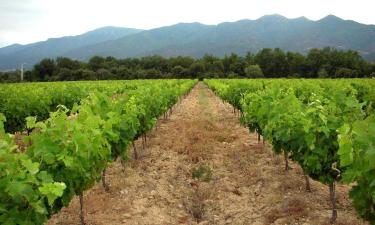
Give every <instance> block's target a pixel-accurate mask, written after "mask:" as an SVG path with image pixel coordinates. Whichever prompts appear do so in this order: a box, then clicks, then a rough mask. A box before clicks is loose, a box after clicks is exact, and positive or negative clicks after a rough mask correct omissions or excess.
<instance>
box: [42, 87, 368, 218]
mask: <svg viewBox="0 0 375 225" xmlns="http://www.w3.org/2000/svg"><path fill="white" fill-rule="evenodd" d="M136 145H137V148H138V149H140V148H141V142H140V141H137V143H136ZM290 165H291V167H292V170H289V171H285V170H284V161H283V158H282V157H281V156H275V155H273V153H272V150H271V146H269V145H268V144H265V145H263V144H262V143H258V140H257V136H256V135H255V134H249V132H248V130H247V129H246V128H244V127H241V126H240V124H239V122H238V118H237V117H236V115H234V114H233V112H232V108H231V106H229V105H227V104H225V103H222V101H221V100H220V99H219V98H218V97H216V96H215V95H214V94H213V93H212V92H211V91H210V90H209V89H208V88H207V87H206V86H204V85H203V84H198V85H197V86H196V87H195V88H194V89H193V90H192V92H191V93H190V94H189V95H188V96H187V98H185V99H184V100H182V102H181V103H179V104H178V105H176V106H175V109H174V111H173V114H172V115H171V116H170V117H169V118H168V119H160V120H159V121H158V125H157V129H154V130H153V131H152V132H150V133H149V134H148V143H147V148H146V149H145V150H143V151H141V152H140V158H139V159H138V160H131V161H130V162H129V163H128V165H127V166H126V167H125V168H124V171H123V167H122V165H121V164H120V163H118V162H116V163H113V165H112V166H111V167H110V168H109V169H108V170H107V173H108V174H107V181H108V183H109V185H110V191H109V192H105V191H104V189H103V187H102V185H101V183H98V184H97V185H96V186H95V187H93V188H92V189H90V190H88V191H87V192H85V195H84V212H85V213H84V214H85V218H86V222H87V224H89V225H117V224H129V225H157V224H160V225H172V224H201V225H202V224H206V225H214V224H218V225H219V224H233V225H245V224H258V225H260V224H295V225H297V224H301V225H308V224H314V225H315V224H329V217H330V201H329V192H328V187H327V186H324V185H322V184H320V183H318V182H314V181H311V186H312V192H306V191H305V188H304V178H303V174H302V171H301V169H300V168H299V166H298V165H296V164H293V163H291V164H290ZM193 174H194V176H195V177H198V179H193ZM349 190H350V187H348V186H342V185H338V186H337V198H338V220H337V222H336V224H343V225H344V224H345V225H356V224H366V223H364V222H362V221H361V220H360V219H357V218H356V213H355V211H354V209H353V208H352V206H351V202H350V199H349V198H348V191H349ZM48 224H49V225H53V224H56V225H57V224H61V225H65V224H66V225H67V224H69V225H75V224H77V225H78V224H80V220H79V200H78V198H75V199H74V200H73V201H72V202H71V204H70V206H69V207H67V208H64V209H63V210H62V211H61V212H60V213H59V214H57V215H55V216H54V217H53V218H51V220H50V221H49V222H48Z"/></svg>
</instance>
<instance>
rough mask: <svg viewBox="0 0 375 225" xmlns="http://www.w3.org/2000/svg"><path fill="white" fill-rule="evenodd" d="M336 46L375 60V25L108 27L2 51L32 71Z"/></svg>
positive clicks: (333, 20)
mask: <svg viewBox="0 0 375 225" xmlns="http://www.w3.org/2000/svg"><path fill="white" fill-rule="evenodd" d="M328 46H329V47H334V48H337V49H342V50H346V49H352V50H356V51H358V52H359V53H360V54H361V55H362V56H363V57H364V58H366V59H368V60H371V61H374V60H375V25H365V24H361V23H358V22H355V21H352V20H343V19H341V18H339V17H336V16H334V15H329V16H326V17H324V18H322V19H320V20H317V21H312V20H309V19H307V18H305V17H299V18H295V19H288V18H286V17H283V16H281V15H278V14H274V15H266V16H263V17H261V18H259V19H257V20H240V21H236V22H225V23H220V24H218V25H205V24H201V23H178V24H175V25H172V26H165V27H160V28H156V29H151V30H140V29H133V28H120V27H103V28H99V29H96V30H93V31H90V32H87V33H84V34H82V35H77V36H69V37H62V38H52V39H48V40H46V41H42V42H37V43H33V44H28V45H19V44H14V45H10V46H7V47H4V48H0V69H2V70H5V69H14V68H19V67H20V65H21V64H22V63H27V64H26V66H27V67H31V66H32V65H33V64H35V63H37V62H38V61H40V60H41V59H43V58H46V57H49V58H54V57H58V56H65V57H70V58H73V59H78V60H88V59H89V58H90V57H92V56H94V55H100V56H114V57H118V58H124V57H140V56H146V55H154V54H159V55H163V56H167V57H168V56H178V55H187V56H193V57H201V56H203V55H204V54H206V53H208V54H213V55H217V56H223V55H225V54H231V53H237V54H240V55H244V54H246V52H248V51H251V52H256V51H258V50H260V49H262V48H276V47H279V48H281V49H283V50H287V51H297V52H301V53H306V52H307V51H308V50H309V49H311V48H323V47H328Z"/></svg>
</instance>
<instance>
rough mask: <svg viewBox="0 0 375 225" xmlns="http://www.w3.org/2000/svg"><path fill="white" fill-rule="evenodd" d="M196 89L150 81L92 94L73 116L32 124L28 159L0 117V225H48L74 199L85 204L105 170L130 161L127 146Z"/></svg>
mask: <svg viewBox="0 0 375 225" xmlns="http://www.w3.org/2000/svg"><path fill="white" fill-rule="evenodd" d="M194 84H195V81H192V80H180V81H177V80H175V81H173V80H169V81H153V82H149V83H148V84H146V85H140V87H137V88H136V89H128V90H125V91H123V92H122V93H121V94H117V95H113V94H107V93H102V92H92V93H90V94H89V96H88V97H86V98H84V99H83V100H82V101H81V103H80V104H75V105H74V106H73V108H72V109H71V110H69V109H68V108H67V107H65V106H59V107H58V110H57V111H55V112H52V113H50V116H49V118H48V119H47V120H45V121H39V122H38V121H37V120H36V118H35V117H28V118H27V128H28V129H30V130H32V131H31V133H30V135H28V136H26V137H25V138H24V140H23V141H24V142H25V143H26V144H27V145H28V146H27V148H26V151H24V152H20V149H19V147H18V146H17V145H16V144H15V142H14V137H13V135H11V134H9V133H6V132H5V130H4V125H3V122H5V117H4V116H3V115H1V114H0V223H1V224H7V225H12V224H43V223H44V222H46V221H47V219H48V218H50V217H51V215H53V214H54V213H56V212H58V211H59V210H60V209H61V208H62V207H63V206H67V205H68V204H69V203H70V201H71V200H72V198H73V197H74V196H75V195H79V196H80V200H81V202H82V200H83V198H82V196H83V195H82V194H83V192H84V191H85V190H87V189H88V188H90V187H92V186H93V185H94V183H95V182H97V181H98V180H99V179H100V178H101V176H102V174H103V171H105V169H106V168H107V166H108V165H109V164H110V163H111V162H113V161H114V160H116V159H117V158H121V159H122V160H126V158H127V157H128V152H127V149H128V146H129V144H130V143H131V142H132V141H133V140H134V139H135V138H137V137H138V136H140V135H142V134H144V133H146V132H147V131H149V130H150V129H152V127H153V126H154V125H155V122H156V118H158V117H159V116H160V115H162V114H163V113H165V112H166V111H167V110H168V109H169V108H171V107H172V106H173V105H174V104H175V103H176V102H177V101H178V99H179V97H180V96H182V95H183V94H185V93H187V92H188V91H189V90H190V89H191V88H192V87H193V86H194ZM81 222H82V223H84V219H83V216H82V214H81Z"/></svg>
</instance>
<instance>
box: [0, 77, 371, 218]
mask: <svg viewBox="0 0 375 225" xmlns="http://www.w3.org/2000/svg"><path fill="white" fill-rule="evenodd" d="M204 83H205V84H206V85H207V86H208V87H209V88H210V89H211V90H212V91H213V92H211V91H209V90H208V89H207V87H206V86H205V85H204V84H202V83H199V84H198V85H196V84H197V82H196V81H195V80H134V81H94V82H57V83H29V84H6V85H1V86H0V96H1V98H0V223H1V224H7V225H12V224H44V223H46V222H48V220H49V222H48V223H49V224H79V223H81V224H201V223H202V224H283V223H281V222H280V223H277V220H278V219H280V220H279V221H281V219H284V222H288V224H323V222H322V221H325V219H326V215H325V214H324V209H323V210H322V209H319V207H325V206H324V205H325V203H324V202H323V200H322V198H324V197H325V195H324V194H322V193H324V191H322V190H321V189H320V187H323V186H325V185H326V186H327V189H328V190H327V192H328V193H329V196H328V202H329V203H330V211H331V215H330V218H329V220H330V222H331V223H334V222H335V221H338V224H366V223H365V222H362V221H359V220H357V219H356V215H355V214H354V210H352V209H351V207H352V206H353V207H354V208H355V209H356V211H357V215H358V216H359V217H362V218H363V219H364V220H367V221H369V222H370V223H372V224H374V223H375V185H374V184H375V157H374V156H375V154H374V145H375V139H374V137H375V114H374V102H375V81H374V80H371V79H345V80H290V79H274V80H272V79H270V80H266V79H256V80H240V79H239V80H236V79H233V80H226V79H223V80H219V79H212V80H205V81H204ZM193 87H194V88H193ZM188 93H190V94H189V95H188ZM214 93H215V94H216V95H217V96H219V97H220V98H221V99H222V100H223V102H220V101H219V99H218V98H216V96H215V95H214ZM186 96H187V98H186V99H185V100H183V97H186ZM177 103H178V105H176V104H177ZM227 103H229V104H230V105H231V106H230V105H228V104H227ZM231 107H233V108H231ZM238 119H239V120H240V123H241V125H242V126H244V127H246V129H248V130H250V132H251V133H250V134H249V133H248V132H246V129H245V128H243V127H241V126H240V125H239V124H238ZM254 132H255V133H256V136H255V134H254ZM261 137H263V142H262V141H261ZM249 138H250V142H249ZM146 146H147V147H146ZM268 146H272V151H269V152H268ZM146 148H147V149H148V150H146ZM147 151H149V152H148V153H147ZM271 152H272V154H271ZM146 153H147V154H149V155H147V154H146ZM279 154H280V155H281V156H282V158H283V165H282V166H281V163H279V162H278V159H279V158H278V157H279V156H277V155H279ZM138 163H139V164H138ZM279 165H280V166H279ZM296 165H298V166H299V167H300V168H296ZM299 169H300V170H301V171H302V172H301V174H299V173H298V170H299ZM284 170H285V171H284ZM296 171H297V172H296ZM135 174H138V175H135ZM270 174H271V175H270ZM163 177H164V178H163ZM277 177H278V178H277ZM299 177H301V179H302V180H303V181H304V182H305V184H304V188H303V190H301V191H298V190H299V188H300V187H297V186H298V185H297V186H296V185H290V184H291V183H293V182H294V183H298V184H299V179H300V178H299ZM310 179H312V180H313V181H312V183H311V182H310ZM99 181H100V182H99ZM282 182H284V183H286V185H285V184H282ZM141 184H143V185H141ZM148 185H149V186H148ZM124 187H126V190H124ZM348 188H351V190H350V193H349V195H350V198H351V201H352V206H351V205H350V201H349V200H347V199H346V198H345V197H343V196H344V194H343V193H345V194H347V193H346V190H347V189H348ZM285 190H288V194H287V195H286V194H285V193H284V192H285ZM293 191H295V192H296V193H293ZM289 192H292V193H291V194H290V195H289ZM85 193H91V194H86V195H85ZM119 193H120V194H119ZM267 193H268V194H267ZM307 193H309V194H307ZM148 194H149V195H148ZM338 194H339V196H338ZM267 195H268V197H265V196H267ZM293 195H294V196H293ZM313 195H316V197H314V196H313ZM95 196H100V197H101V199H100V200H99V201H97V202H96V203H94V204H93V205H92V204H90V205H88V206H86V205H85V204H84V201H86V200H87V201H88V202H90V203H92V202H93V200H92V199H93V198H95ZM108 196H110V202H109V203H108V205H106V207H103V208H102V209H101V210H102V211H105V212H106V213H104V214H107V215H102V217H104V218H107V219H103V218H101V219H94V216H93V214H95V213H94V212H96V213H98V214H100V211H101V210H98V209H94V208H95V207H97V208H99V205H100V204H101V203H103V202H105V201H106V199H108ZM286 196H287V197H286ZM295 196H308V197H305V198H310V199H308V200H304V199H303V200H301V199H299V198H297V197H295ZM85 199H86V200H85ZM275 199H278V200H275ZM283 199H284V200H285V201H287V200H288V201H291V202H293V204H294V205H298V204H300V205H304V204H307V203H305V201H313V202H314V201H316V202H319V203H316V204H315V205H314V204H313V203H312V204H311V205H309V206H308V207H307V205H305V206H304V207H302V206H301V207H300V208H298V209H297V208H296V207H297V206H293V207H294V208H293V207H292V208H290V207H289V206H285V202H284V203H283V201H284V200H283ZM312 199H315V200H312ZM98 202H99V203H98ZM129 202H131V203H129ZM128 203H129V204H130V206H127V207H129V208H132V207H133V208H136V207H139V211H140V212H134V213H132V211H131V210H129V209H125V208H122V207H124V205H125V204H128ZM276 203H280V204H281V203H282V204H281V205H282V208H285V210H287V212H283V211H282V210H279V209H276V208H275V207H276V205H278V204H276ZM297 203H298V204H297ZM85 207H87V211H88V212H87V213H85V212H84V208H85ZM91 207H94V208H91ZM142 207H143V208H142ZM306 208H309V210H310V211H311V212H310V211H308V210H306ZM72 209H74V210H72ZM340 210H342V211H343V214H344V215H343V216H342V219H341V220H340V217H341V215H339V216H338V212H339V214H340ZM98 211H99V212H98ZM322 211H323V212H322ZM124 212H126V213H124ZM275 212H276V213H275ZM293 212H294V214H295V215H294V214H293ZM87 214H90V215H88V216H87ZM51 217H52V219H51ZM90 217H92V218H90ZM77 218H79V222H78V221H77V220H76V219H77ZM327 218H328V217H327ZM87 221H88V222H87ZM108 221H110V222H108ZM140 221H144V222H140ZM343 221H345V222H346V223H344V222H343ZM289 222H290V223H289Z"/></svg>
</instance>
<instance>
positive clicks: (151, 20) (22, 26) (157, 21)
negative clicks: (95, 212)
mask: <svg viewBox="0 0 375 225" xmlns="http://www.w3.org/2000/svg"><path fill="white" fill-rule="evenodd" d="M374 9H375V0H355V1H354V0H229V1H228V0H226V1H221V0H0V47H2V46H5V45H8V44H12V43H21V44H27V43H31V42H35V41H41V40H45V39H47V38H49V37H60V36H65V35H76V34H80V33H83V32H86V31H88V30H92V29H95V28H98V27H101V26H109V25H110V26H122V27H133V28H142V29H150V28H155V27H160V26H165V25H171V24H175V23H178V22H201V23H204V24H218V23H220V22H225V21H236V20H240V19H257V18H259V17H261V16H263V15H265V14H275V13H277V14H281V15H284V16H286V17H288V18H295V17H300V16H305V17H307V18H309V19H312V20H318V19H320V18H322V17H324V16H326V15H328V14H334V15H336V16H338V17H341V18H343V19H351V20H356V21H358V22H361V23H365V24H375V13H374Z"/></svg>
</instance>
